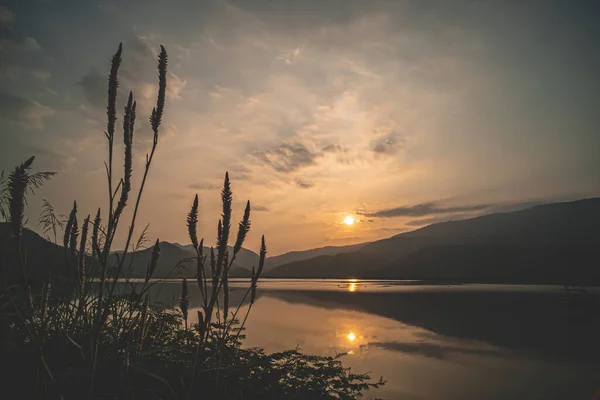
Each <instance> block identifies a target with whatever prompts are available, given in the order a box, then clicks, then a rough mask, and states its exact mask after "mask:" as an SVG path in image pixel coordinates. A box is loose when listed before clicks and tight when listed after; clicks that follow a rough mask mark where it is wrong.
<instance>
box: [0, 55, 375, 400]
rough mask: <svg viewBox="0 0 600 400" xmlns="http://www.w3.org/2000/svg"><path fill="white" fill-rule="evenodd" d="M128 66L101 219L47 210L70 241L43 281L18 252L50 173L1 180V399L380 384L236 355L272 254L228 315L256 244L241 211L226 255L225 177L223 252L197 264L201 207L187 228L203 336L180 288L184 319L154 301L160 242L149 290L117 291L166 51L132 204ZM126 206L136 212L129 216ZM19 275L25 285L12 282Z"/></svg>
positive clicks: (161, 104) (278, 359) (354, 392)
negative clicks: (34, 198)
mask: <svg viewBox="0 0 600 400" xmlns="http://www.w3.org/2000/svg"><path fill="white" fill-rule="evenodd" d="M122 52H123V48H122V46H121V45H119V48H118V50H117V52H116V53H115V54H114V55H113V57H112V61H111V67H110V73H109V78H108V102H107V109H106V110H107V111H106V114H107V126H106V132H105V137H106V140H107V153H108V154H107V155H108V160H107V162H106V164H105V166H106V176H107V189H108V190H107V195H108V196H107V204H108V208H107V210H106V211H104V212H103V210H102V209H101V208H98V209H97V211H96V213H95V216H94V217H92V215H86V216H85V217H83V218H82V217H81V216H79V213H80V210H79V209H78V206H77V202H73V207H72V209H71V211H70V213H69V216H68V218H66V217H65V221H62V219H61V218H59V217H57V216H56V215H55V213H54V208H53V207H52V205H50V204H49V203H47V202H44V207H43V208H44V210H43V212H42V215H41V217H40V223H41V224H42V226H43V230H44V232H46V233H49V232H52V237H53V238H54V242H55V243H56V242H57V236H58V234H57V230H58V229H61V228H62V227H64V232H63V235H62V243H60V245H61V246H60V247H61V249H62V250H61V252H60V254H59V256H58V257H59V258H60V260H58V261H59V263H60V265H62V266H63V267H64V268H62V269H58V270H55V271H50V268H49V265H50V263H49V262H47V264H48V265H37V264H36V265H32V264H31V263H28V262H27V259H26V254H27V252H26V244H25V243H24V241H23V226H24V215H25V205H26V195H27V193H28V191H30V190H33V189H35V188H37V187H39V186H40V185H41V184H42V183H43V182H44V181H45V180H47V179H49V178H50V177H51V176H52V175H53V173H36V174H31V173H30V169H31V167H32V164H33V161H34V158H33V157H31V158H30V159H28V160H27V161H25V162H24V163H23V164H21V165H19V166H17V167H16V168H15V170H14V171H12V172H11V174H10V175H9V176H8V179H5V178H4V175H2V177H1V178H0V211H1V212H2V214H1V215H2V217H3V219H5V221H7V222H8V223H9V225H8V226H9V229H10V236H11V239H10V240H9V241H8V243H9V244H10V246H9V247H8V248H10V249H12V251H13V252H14V257H13V258H12V259H11V258H7V257H3V256H2V254H0V260H3V262H2V265H1V267H2V268H1V269H0V271H1V272H2V275H1V277H2V282H1V284H2V288H1V289H2V295H1V297H0V312H1V314H0V315H1V317H2V318H1V319H0V324H1V325H0V328H1V331H0V332H1V334H2V336H1V341H2V342H1V343H2V357H1V359H0V364H1V365H2V367H3V371H8V372H6V373H5V374H4V377H5V378H6V382H7V385H6V387H5V388H3V390H8V387H11V388H13V389H17V390H19V392H20V394H21V395H20V396H19V397H22V398H35V397H38V398H62V399H81V398H85V397H87V398H156V399H158V398H161V399H162V398H201V397H202V398H236V399H240V398H242V399H250V398H265V396H266V397H268V398H342V399H353V398H357V397H359V396H360V395H361V392H362V391H363V390H365V389H368V388H370V387H378V386H379V385H381V384H383V382H382V381H381V380H380V381H379V382H374V383H371V382H370V378H369V377H368V376H367V375H356V374H352V373H351V372H350V371H349V369H346V368H343V366H342V365H341V363H340V362H339V360H338V359H337V358H333V357H317V356H308V355H304V354H302V353H301V352H299V351H298V350H291V351H287V352H283V353H276V354H270V355H267V354H265V353H264V352H263V351H262V350H260V349H253V350H247V349H243V348H242V347H241V341H242V340H243V338H244V334H243V331H244V326H245V323H246V321H247V318H248V315H249V313H250V311H251V309H252V306H253V304H254V302H255V300H256V290H257V286H258V282H259V280H260V277H261V274H262V271H263V267H264V263H265V258H266V254H267V246H266V243H265V238H264V236H263V237H262V240H261V246H260V255H259V258H258V260H257V264H256V268H253V270H252V277H251V279H250V282H249V283H248V287H247V289H246V291H245V294H244V296H243V299H242V301H241V302H240V303H239V304H235V305H234V304H230V297H229V271H230V269H231V267H232V265H233V263H234V261H235V260H236V257H237V255H238V253H239V252H240V250H241V249H242V247H243V245H244V243H245V240H246V236H247V234H248V232H249V230H250V226H251V222H250V213H251V206H250V202H249V201H248V202H247V203H246V207H245V210H244V215H243V217H242V220H241V221H240V222H239V224H238V229H237V234H236V235H235V243H234V246H233V248H232V253H231V254H230V252H229V249H230V248H229V247H228V244H229V241H230V238H231V237H233V234H232V232H231V228H232V227H231V225H232V201H233V193H232V189H231V182H230V180H229V175H228V174H227V173H225V178H224V183H223V190H222V191H221V202H222V214H221V219H220V220H219V222H218V225H217V240H216V243H215V246H214V247H211V248H210V253H209V254H204V239H202V238H201V239H199V238H198V235H197V232H198V227H197V224H198V195H196V196H195V197H194V199H193V202H192V205H191V208H190V212H189V214H188V216H187V231H188V235H189V238H190V241H191V243H192V245H193V248H194V250H195V257H194V261H195V264H196V275H197V276H196V278H197V279H196V284H197V286H198V289H199V291H200V298H201V304H198V305H196V306H198V308H199V310H198V311H197V320H198V322H197V323H193V324H190V323H189V318H188V314H189V310H190V306H191V305H190V300H189V295H188V293H189V288H188V282H187V280H186V279H185V278H184V279H183V281H182V286H181V296H180V301H179V310H176V309H173V308H161V307H159V306H158V305H157V304H156V303H155V302H153V299H152V298H151V296H150V289H151V288H152V287H153V285H156V281H155V280H153V279H152V278H153V274H154V271H155V270H156V267H157V265H158V263H159V262H160V245H159V241H158V239H157V240H156V242H155V244H154V246H153V247H152V256H151V260H150V262H149V264H148V266H147V271H146V275H145V279H144V280H143V282H141V283H136V282H132V281H131V280H130V279H129V278H122V277H123V276H124V274H123V272H124V268H125V266H126V264H127V262H126V260H127V258H128V257H127V256H128V255H130V253H133V254H135V250H137V249H139V248H140V247H141V246H142V244H143V243H144V242H145V241H146V229H144V230H143V231H142V233H141V235H140V236H139V238H138V239H137V241H135V239H134V233H135V226H136V220H137V214H138V210H139V207H140V205H141V200H142V197H143V193H144V189H145V185H146V182H147V178H148V176H149V173H150V170H151V165H152V161H153V159H154V156H155V153H156V149H157V147H158V144H159V139H160V126H161V122H162V119H163V113H164V108H165V94H166V87H167V64H168V58H167V52H166V50H165V49H164V47H162V46H161V48H160V53H159V55H158V68H157V69H158V90H157V99H156V104H155V106H154V108H153V109H152V112H151V115H150V117H149V120H150V125H151V128H152V134H153V140H152V145H151V148H150V150H149V152H148V153H147V154H146V162H145V166H144V170H143V175H142V179H141V184H140V186H139V188H137V191H134V189H133V187H132V176H133V166H132V160H133V143H134V138H135V135H134V132H135V122H136V117H137V115H136V101H135V98H134V95H133V93H131V92H130V93H129V95H128V98H127V102H126V106H125V108H124V112H123V124H122V130H123V143H124V153H123V155H122V157H123V169H122V172H121V173H120V174H119V173H118V172H117V170H116V169H115V168H114V165H113V164H114V158H115V157H114V156H115V152H114V142H115V140H117V139H116V136H115V135H116V127H117V111H116V104H117V96H118V88H119V80H118V76H119V74H118V73H119V68H120V65H121V61H122ZM2 182H4V183H2ZM4 186H6V188H5V187H4ZM132 199H135V202H134V203H133V205H131V204H130V203H131V201H132ZM131 206H132V207H133V209H132V213H131V215H132V216H131V219H130V220H129V221H128V225H127V227H126V228H125V229H126V236H125V238H126V239H125V247H124V250H123V251H122V252H119V253H115V252H113V251H112V247H113V244H114V239H115V237H116V234H117V232H118V231H119V229H121V228H122V225H123V223H122V221H121V219H122V218H123V215H124V211H125V210H126V209H127V207H131ZM84 215H85V214H84ZM81 221H82V222H81ZM4 248H5V246H4V247H2V249H4ZM115 254H116V257H115V256H114V255H115ZM129 259H130V260H131V256H130V257H129ZM15 260H16V261H15ZM4 261H6V262H4ZM130 263H131V261H130ZM46 269H47V270H48V271H47V273H45V274H44V279H43V280H42V281H41V282H38V283H35V285H34V286H35V287H34V288H33V290H32V280H31V279H30V278H29V276H28V273H29V272H35V274H36V276H37V275H39V272H40V271H41V270H46ZM13 270H16V271H18V272H19V273H20V275H15V274H11V273H9V272H11V271H13ZM127 276H129V275H127ZM38 284H39V286H36V285H38ZM247 299H249V304H248V307H247V308H246V309H245V313H244V315H243V318H242V315H240V312H241V311H242V309H243V308H242V304H243V303H244V302H245V301H246V300H247ZM240 321H241V322H240Z"/></svg>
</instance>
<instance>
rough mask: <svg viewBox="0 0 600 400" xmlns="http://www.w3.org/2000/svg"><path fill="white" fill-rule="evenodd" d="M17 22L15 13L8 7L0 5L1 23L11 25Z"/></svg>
mask: <svg viewBox="0 0 600 400" xmlns="http://www.w3.org/2000/svg"><path fill="white" fill-rule="evenodd" d="M13 22H15V15H14V14H13V13H12V11H10V10H9V9H8V8H6V7H4V6H0V24H1V25H9V24H12V23H13Z"/></svg>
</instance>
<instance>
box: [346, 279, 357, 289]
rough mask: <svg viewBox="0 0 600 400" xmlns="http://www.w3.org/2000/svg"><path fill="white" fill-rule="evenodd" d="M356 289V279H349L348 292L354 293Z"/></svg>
mask: <svg viewBox="0 0 600 400" xmlns="http://www.w3.org/2000/svg"><path fill="white" fill-rule="evenodd" d="M357 289H358V279H350V281H349V284H348V291H349V292H356V290H357Z"/></svg>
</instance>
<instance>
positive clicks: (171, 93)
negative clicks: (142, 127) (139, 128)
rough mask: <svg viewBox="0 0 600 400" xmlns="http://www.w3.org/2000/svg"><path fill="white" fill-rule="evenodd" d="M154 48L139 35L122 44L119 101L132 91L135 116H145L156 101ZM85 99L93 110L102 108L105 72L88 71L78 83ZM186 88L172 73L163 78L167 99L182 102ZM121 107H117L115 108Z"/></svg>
mask: <svg viewBox="0 0 600 400" xmlns="http://www.w3.org/2000/svg"><path fill="white" fill-rule="evenodd" d="M157 57H158V55H157V53H156V51H155V49H154V48H153V47H151V46H150V45H149V44H148V42H147V41H146V40H145V39H144V38H142V37H139V36H131V37H130V38H128V39H127V40H125V41H124V43H123V61H122V63H121V67H120V68H119V84H120V88H119V99H118V101H119V102H121V103H122V102H124V101H125V100H124V99H125V98H126V96H127V94H128V92H129V91H132V92H133V95H134V97H135V100H136V101H137V103H138V110H139V114H149V113H150V110H152V106H153V105H154V104H155V102H156V95H157V90H158V80H157V78H156V76H157V75H156V58H157ZM78 84H79V85H80V86H81V88H82V90H83V93H84V95H85V97H86V98H87V100H88V101H89V102H90V104H92V105H93V106H94V107H97V108H104V107H105V105H106V100H107V98H106V90H107V84H108V73H107V72H103V73H101V72H99V71H98V69H97V68H92V69H91V70H90V71H89V72H88V73H86V74H85V75H84V76H83V77H82V78H81V80H80V81H79V82H78ZM186 85H187V80H185V79H182V78H180V77H179V76H178V75H176V74H174V73H173V72H170V71H169V72H168V76H167V99H169V100H179V99H182V96H181V93H182V91H183V90H184V89H185V87H186ZM121 106H122V104H119V108H120V107H121Z"/></svg>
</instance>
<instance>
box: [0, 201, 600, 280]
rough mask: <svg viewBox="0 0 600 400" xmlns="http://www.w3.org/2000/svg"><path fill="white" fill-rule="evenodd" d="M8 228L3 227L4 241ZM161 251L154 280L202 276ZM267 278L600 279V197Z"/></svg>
mask: <svg viewBox="0 0 600 400" xmlns="http://www.w3.org/2000/svg"><path fill="white" fill-rule="evenodd" d="M7 232H8V226H7V224H0V239H1V240H0V242H4V245H5V244H6V240H5V238H8V236H7V235H6V233H7ZM24 238H25V239H24V242H25V244H26V247H27V248H28V264H29V265H42V264H47V260H55V261H52V265H54V267H52V268H58V269H59V268H60V265H59V264H60V260H61V257H62V254H63V252H62V248H61V247H60V246H56V245H54V244H51V243H49V242H47V241H46V240H45V239H43V238H41V237H40V236H39V235H37V234H36V233H34V232H32V231H29V230H25V233H24ZM6 247H7V246H2V247H0V249H2V248H6ZM160 248H161V254H160V259H159V264H158V266H157V269H156V271H155V273H154V277H156V278H165V277H182V276H186V277H188V278H194V277H195V274H196V271H195V264H194V262H193V261H192V259H191V258H192V257H193V256H194V250H193V248H192V246H191V245H181V244H178V243H169V242H161V243H160ZM209 251H210V250H209V248H206V247H205V249H204V252H205V254H209ZM231 251H232V250H231V249H230V252H231ZM46 253H48V254H46ZM151 253H152V249H151V248H149V249H144V250H141V251H138V252H135V253H132V254H130V255H128V259H127V260H126V261H127V262H126V264H125V265H126V266H127V268H126V269H125V271H124V272H125V273H126V275H127V276H131V277H144V276H145V274H146V268H147V265H148V264H149V262H150V257H151ZM7 254H8V255H9V256H10V251H5V252H4V255H5V256H7ZM117 254H118V253H114V254H113V255H112V257H113V260H116V257H117ZM0 255H1V254H0ZM257 264H258V254H256V253H255V252H253V251H251V250H248V249H242V250H241V251H240V253H239V254H238V256H237V258H236V260H235V262H234V265H233V267H232V269H231V276H232V277H249V276H250V271H251V269H252V267H253V266H256V265H257ZM30 269H31V267H30ZM33 275H36V274H35V273H34V274H33ZM39 275H40V276H41V272H40V274H39ZM265 276H266V277H273V278H372V279H375V278H386V279H388V278H389V279H391V278H393V279H421V280H447V281H464V282H498V283H500V282H502V283H558V284H564V283H573V284H575V283H596V284H600V198H592V199H585V200H579V201H573V202H566V203H554V204H547V205H540V206H535V207H533V208H530V209H526V210H521V211H514V212H508V213H498V214H490V215H484V216H480V217H476V218H471V219H466V220H461V221H450V222H442V223H437V224H433V225H429V226H427V227H424V228H421V229H417V230H415V231H411V232H406V233H402V234H399V235H396V236H392V237H390V238H387V239H383V240H378V241H374V242H370V243H361V244H357V245H351V246H328V247H322V248H317V249H310V250H305V251H292V252H289V253H285V254H282V255H278V256H274V257H269V258H267V261H266V265H265Z"/></svg>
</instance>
